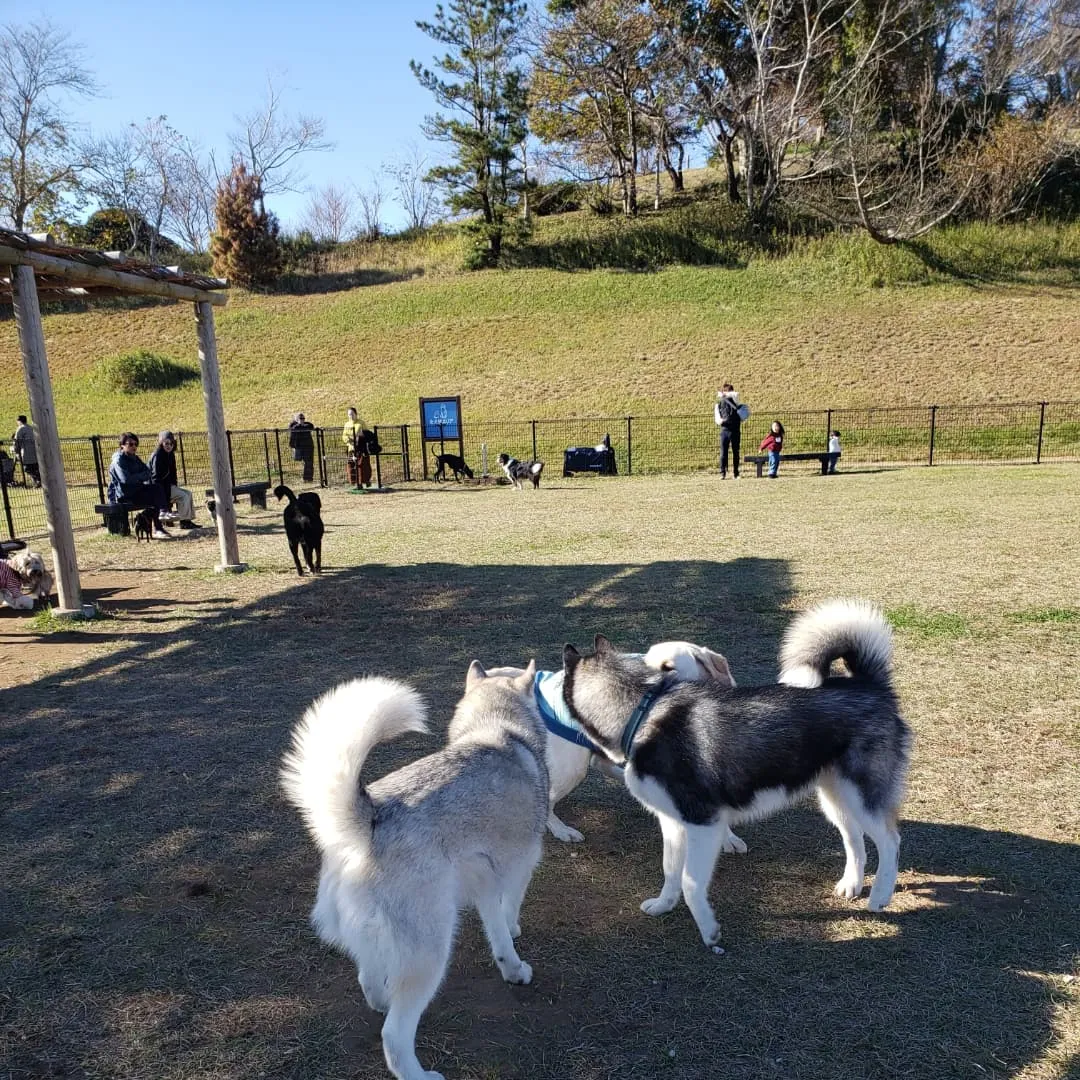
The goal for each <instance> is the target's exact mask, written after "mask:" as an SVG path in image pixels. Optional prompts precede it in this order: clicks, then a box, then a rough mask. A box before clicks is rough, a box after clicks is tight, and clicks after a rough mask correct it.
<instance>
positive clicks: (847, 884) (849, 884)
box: [833, 877, 863, 900]
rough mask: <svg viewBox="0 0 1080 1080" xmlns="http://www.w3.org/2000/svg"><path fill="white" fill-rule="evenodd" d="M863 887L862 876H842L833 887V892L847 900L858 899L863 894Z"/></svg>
mask: <svg viewBox="0 0 1080 1080" xmlns="http://www.w3.org/2000/svg"><path fill="white" fill-rule="evenodd" d="M862 889H863V883H862V878H848V877H842V878H841V879H840V880H839V881H838V882H837V883H836V885H835V886H834V887H833V892H834V893H836V895H837V896H842V897H843V898H844V899H845V900H857V899H858V898H859V896H860V895H861V894H862Z"/></svg>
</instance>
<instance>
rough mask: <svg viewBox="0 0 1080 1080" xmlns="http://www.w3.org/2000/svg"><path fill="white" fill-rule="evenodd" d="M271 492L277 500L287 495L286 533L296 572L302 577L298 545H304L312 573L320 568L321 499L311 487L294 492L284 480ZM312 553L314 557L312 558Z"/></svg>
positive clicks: (301, 546) (305, 555)
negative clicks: (296, 493) (308, 489)
mask: <svg viewBox="0 0 1080 1080" xmlns="http://www.w3.org/2000/svg"><path fill="white" fill-rule="evenodd" d="M274 494H275V495H276V496H277V498H278V501H279V502H280V501H281V500H282V499H283V498H285V497H286V496H288V499H289V505H288V506H286V507H285V515H284V518H285V535H286V536H287V537H288V539H289V550H290V551H291V552H292V557H293V562H294V563H296V572H297V573H298V574H299V575H300V576H301V577H303V576H304V568H303V567H302V566H301V565H300V556H299V555H298V554H297V549H298V548H303V549H304V559H305V561H306V562H307V564H308V569H309V570H310V571H311V572H312V573H313V574H318V573H320V572H321V571H322V538H323V533H324V532H325V531H326V530H325V527H324V526H323V520H322V500H321V499H320V498H319V496H318V495H316V494H315V492H314V491H302V492H300V494H299V495H294V494H293V493H292V489H291V488H287V487H286V486H285V485H284V484H280V485H278V486H277V487H276V488H274ZM312 556H314V557H315V559H314V562H312Z"/></svg>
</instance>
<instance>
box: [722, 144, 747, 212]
mask: <svg viewBox="0 0 1080 1080" xmlns="http://www.w3.org/2000/svg"><path fill="white" fill-rule="evenodd" d="M733 142H734V139H732V138H727V139H721V140H720V145H721V147H722V148H723V151H724V168H725V169H726V170H727V195H728V201H729V202H733V203H739V202H742V195H741V194H740V193H739V174H738V173H737V172H736V171H735V154H734V153H733V152H732V148H731V147H732V143H733Z"/></svg>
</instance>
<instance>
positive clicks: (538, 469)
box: [529, 461, 544, 476]
mask: <svg viewBox="0 0 1080 1080" xmlns="http://www.w3.org/2000/svg"><path fill="white" fill-rule="evenodd" d="M543 471H544V463H543V462H542V461H534V462H533V463H532V464H531V465H530V466H529V472H530V474H531V475H533V476H539V475H540V474H541V473H542V472H543Z"/></svg>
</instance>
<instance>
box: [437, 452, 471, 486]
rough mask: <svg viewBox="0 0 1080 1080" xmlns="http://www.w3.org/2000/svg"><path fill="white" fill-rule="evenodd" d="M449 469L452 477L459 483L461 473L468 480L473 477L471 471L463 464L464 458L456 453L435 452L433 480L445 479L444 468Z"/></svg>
mask: <svg viewBox="0 0 1080 1080" xmlns="http://www.w3.org/2000/svg"><path fill="white" fill-rule="evenodd" d="M447 469H449V470H450V471H451V472H452V473H453V474H454V479H455V480H457V481H458V482H459V483H460V482H461V477H462V475H464V476H467V477H468V478H469V479H470V480H472V478H473V471H472V469H470V468H469V466H468V465H466V464H465V459H464V458H463V457H459V456H458V455H457V454H436V455H435V482H436V483H440V482H442V481H443V480H445V479H446V470H447Z"/></svg>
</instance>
